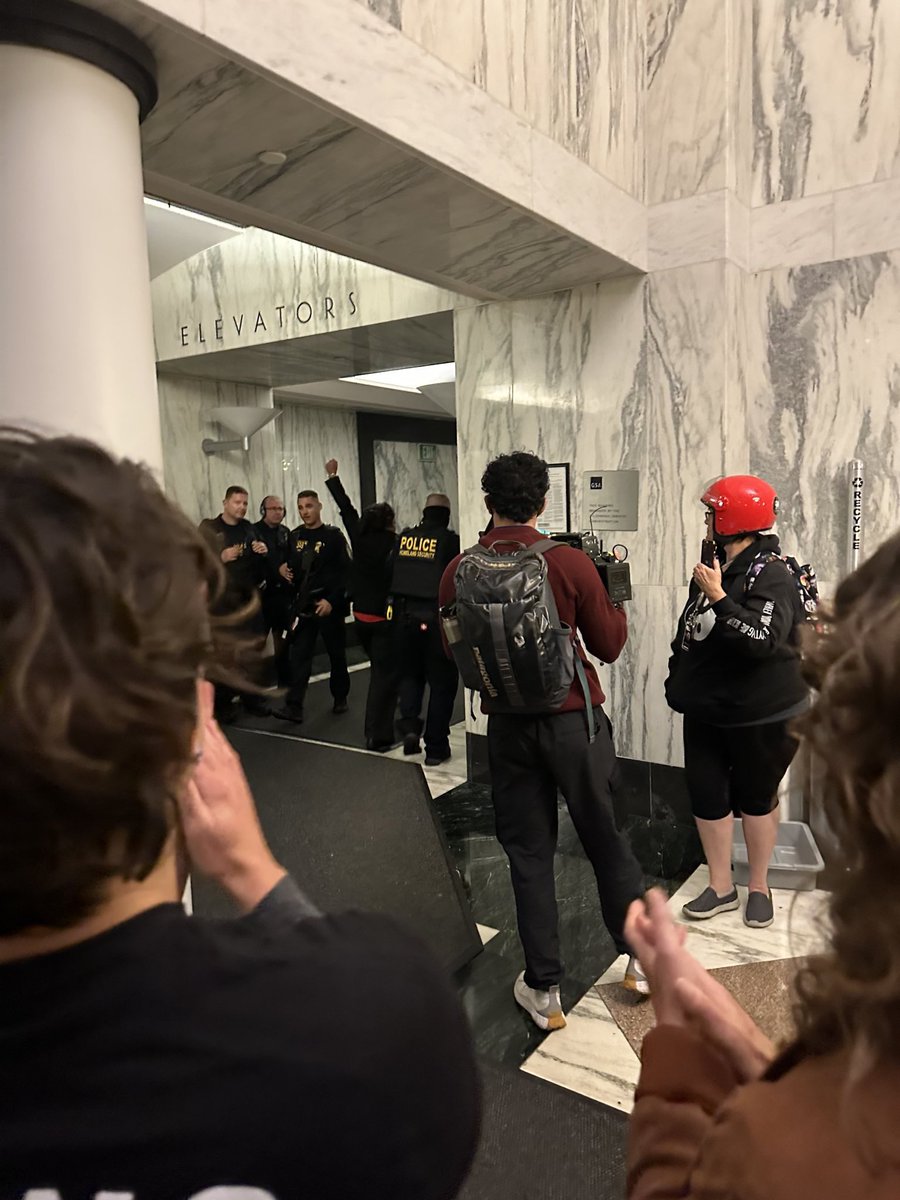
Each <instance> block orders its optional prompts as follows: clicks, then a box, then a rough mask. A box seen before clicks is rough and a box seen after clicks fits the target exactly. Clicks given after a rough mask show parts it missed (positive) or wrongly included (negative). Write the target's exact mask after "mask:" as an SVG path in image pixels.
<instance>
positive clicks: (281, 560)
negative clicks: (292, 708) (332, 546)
mask: <svg viewBox="0 0 900 1200" xmlns="http://www.w3.org/2000/svg"><path fill="white" fill-rule="evenodd" d="M284 512H285V509H284V501H283V500H282V498H281V497H280V496H266V498H265V499H264V500H263V501H262V502H261V504H260V506H259V514H260V518H261V519H260V520H259V521H257V522H256V524H255V525H254V526H253V535H254V537H255V538H256V539H257V540H258V541H260V542H262V543H263V545H264V546H265V547H266V551H267V553H266V556H265V558H264V559H263V560H262V561H263V565H264V568H265V575H264V576H263V578H262V580H261V581H260V585H259V588H260V593H261V595H262V615H263V621H264V622H265V627H266V633H269V632H271V634H272V646H273V649H274V652H275V671H276V677H277V681H278V686H279V687H288V686H289V685H290V682H291V669H290V655H289V653H288V643H287V637H286V634H287V628H288V621H289V617H290V607H291V593H292V590H293V589H292V587H291V583H290V580H289V578H288V575H287V571H286V565H287V559H288V548H289V546H290V541H291V535H290V530H289V529H288V527H287V526H286V525H285V524H284Z"/></svg>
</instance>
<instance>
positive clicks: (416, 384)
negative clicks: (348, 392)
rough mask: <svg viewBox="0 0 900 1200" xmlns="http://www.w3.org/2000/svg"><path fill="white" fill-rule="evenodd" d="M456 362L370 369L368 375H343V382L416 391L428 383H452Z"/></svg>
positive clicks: (400, 390) (454, 377)
mask: <svg viewBox="0 0 900 1200" xmlns="http://www.w3.org/2000/svg"><path fill="white" fill-rule="evenodd" d="M455 380H456V363H452V362H451V363H434V364H433V365H432V366H430V367H404V368H403V369H402V370H399V371H372V372H370V373H369V374H368V375H345V376H344V377H343V379H342V382H343V383H367V384H371V385H372V386H373V387H383V388H393V389H394V390H395V391H398V392H417V391H418V390H419V388H420V387H427V385H428V384H430V383H454V382H455Z"/></svg>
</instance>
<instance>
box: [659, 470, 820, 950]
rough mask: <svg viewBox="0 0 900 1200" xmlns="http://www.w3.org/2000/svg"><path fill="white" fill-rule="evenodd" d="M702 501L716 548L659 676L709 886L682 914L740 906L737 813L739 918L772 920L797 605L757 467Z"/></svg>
mask: <svg viewBox="0 0 900 1200" xmlns="http://www.w3.org/2000/svg"><path fill="white" fill-rule="evenodd" d="M701 501H702V503H703V504H704V505H705V506H706V510H707V512H706V527H707V538H708V539H710V540H711V541H714V542H715V546H716V556H715V559H714V561H713V564H712V565H711V566H705V565H704V564H703V563H698V564H697V565H696V566H695V567H694V571H693V579H692V581H691V586H690V592H689V595H688V601H687V604H686V606H685V609H684V612H683V613H682V614H681V618H680V620H679V623H678V631H677V633H676V636H675V641H674V642H673V643H672V657H671V658H670V660H669V676H668V679H667V680H666V700H667V701H668V704H669V706H670V708H673V709H674V710H675V711H676V712H680V713H683V714H684V765H685V774H686V777H687V787H688V793H689V795H690V797H691V806H692V808H693V812H694V818H695V820H696V822H697V829H698V831H699V834H700V839H701V841H702V842H703V849H704V852H705V854H706V860H707V862H708V864H709V887H707V888H706V890H705V891H704V892H702V893H701V895H699V896H698V897H697V898H696V899H695V900H692V901H690V902H689V903H688V904H686V905H685V906H684V908H683V910H682V911H683V913H684V915H685V916H686V917H688V918H691V919H693V920H707V919H708V918H710V917H714V916H716V915H717V914H718V913H721V912H729V911H731V910H733V909H736V908H738V907H739V905H740V901H739V899H738V894H737V889H736V888H735V886H734V882H733V880H732V875H731V845H732V833H733V825H734V820H733V818H734V817H735V816H739V817H740V818H741V820H742V823H743V829H744V837H745V840H746V843H747V852H748V858H749V862H750V879H749V887H748V895H747V906H746V909H745V912H744V921H745V922H746V924H747V925H750V926H753V927H758V928H762V927H764V926H767V925H771V924H772V920H773V908H772V898H771V894H770V892H769V889H768V884H767V881H766V878H767V874H768V869H769V860H770V859H771V857H772V851H773V849H774V847H775V838H776V834H777V829H778V785H779V784H780V783H781V780H782V779H783V777H784V775H785V773H786V771H787V769H788V767H789V766H790V763H791V760H792V758H793V757H794V753H795V751H796V748H797V743H796V741H795V740H794V738H793V737H792V736H791V733H790V730H789V727H790V722H791V720H792V719H793V718H794V717H796V716H799V715H800V713H802V712H804V711H805V710H806V708H807V707H808V706H809V691H808V689H807V686H806V684H805V683H804V680H803V677H802V674H801V671H800V658H799V653H798V650H797V638H796V633H795V630H796V627H797V625H798V624H799V623H800V622H801V621H802V620H803V609H802V607H801V604H800V598H799V596H798V593H797V588H796V584H795V582H794V578H793V575H792V573H791V571H790V569H789V568H788V567H787V566H786V564H785V563H784V562H783V561H781V559H780V557H779V556H780V554H781V547H780V546H779V543H778V538H777V537H776V536H775V535H774V534H772V533H770V532H768V533H767V531H770V530H771V528H772V526H773V525H774V524H775V519H776V516H777V513H778V497H777V495H776V493H775V489H774V488H773V487H772V486H771V485H770V484H768V483H766V481H765V480H763V479H759V478H757V477H756V476H755V475H728V476H725V477H723V478H721V479H718V480H716V481H715V482H714V483H712V484H710V486H709V487H708V488H707V489H706V491H705V492H704V493H703V496H702V497H701ZM723 563H724V567H723V565H722V564H723ZM751 569H752V573H753V585H752V590H751V589H750V587H748V582H749V573H750V572H751Z"/></svg>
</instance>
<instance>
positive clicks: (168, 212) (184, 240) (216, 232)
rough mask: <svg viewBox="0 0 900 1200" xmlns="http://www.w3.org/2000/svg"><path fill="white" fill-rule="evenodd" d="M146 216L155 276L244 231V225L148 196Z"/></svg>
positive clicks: (152, 270)
mask: <svg viewBox="0 0 900 1200" xmlns="http://www.w3.org/2000/svg"><path fill="white" fill-rule="evenodd" d="M144 218H145V220H146V222H147V254H148V257H149V259H150V278H151V279H155V278H156V276H157V275H162V273H163V271H168V270H169V269H170V268H171V267H175V266H177V265H178V264H179V263H180V262H184V260H185V259H186V258H191V257H192V256H193V255H194V254H199V253H200V251H201V250H208V249H209V247H210V246H215V245H217V244H218V243H219V242H225V241H227V240H228V238H233V237H235V236H236V235H237V234H239V233H243V229H242V228H241V226H240V225H229V224H226V223H225V222H224V221H217V220H215V219H214V218H213V217H204V216H202V215H201V214H200V213H192V212H189V211H188V210H187V209H185V208H178V207H177V206H174V205H170V204H166V203H165V202H164V201H161V200H150V199H148V198H146V197H145V198H144Z"/></svg>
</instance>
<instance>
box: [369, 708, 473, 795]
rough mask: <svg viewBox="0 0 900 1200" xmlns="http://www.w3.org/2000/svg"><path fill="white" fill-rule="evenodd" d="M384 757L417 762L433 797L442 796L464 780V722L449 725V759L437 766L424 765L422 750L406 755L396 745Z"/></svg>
mask: <svg viewBox="0 0 900 1200" xmlns="http://www.w3.org/2000/svg"><path fill="white" fill-rule="evenodd" d="M385 757H386V758H397V759H402V760H403V761H405V762H411V763H418V764H419V765H420V766H421V767H422V768H423V770H424V772H425V782H426V783H427V784H428V790H429V791H430V792H431V795H432V796H433V797H437V796H443V795H444V794H445V793H446V792H450V791H452V790H453V789H454V788H456V787H459V786H460V784H463V783H465V782H466V780H467V778H468V776H467V768H466V723H465V721H460V722H458V723H457V724H456V725H451V726H450V761H449V762H446V763H442V764H441V766H439V767H426V766H425V754H424V751H422V752H420V753H419V754H410V755H406V754H404V753H403V747H402V746H397V747H396V748H395V749H394V750H389V751H388V752H387V754H386V755H385Z"/></svg>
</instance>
